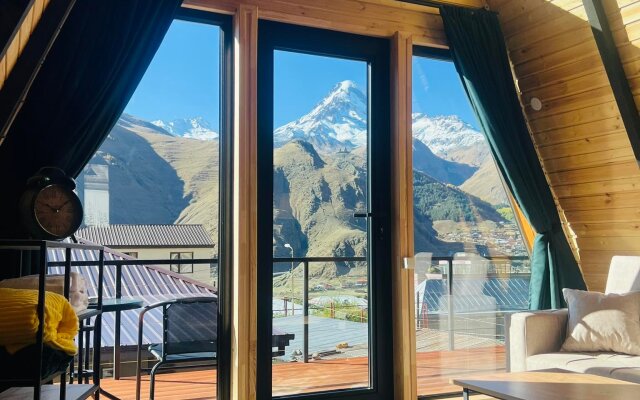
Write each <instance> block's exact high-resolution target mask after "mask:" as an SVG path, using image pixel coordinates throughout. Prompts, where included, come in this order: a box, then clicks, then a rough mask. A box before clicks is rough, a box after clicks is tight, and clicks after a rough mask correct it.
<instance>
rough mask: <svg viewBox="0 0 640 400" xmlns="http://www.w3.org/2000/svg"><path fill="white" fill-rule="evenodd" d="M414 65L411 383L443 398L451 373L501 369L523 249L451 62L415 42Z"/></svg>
mask: <svg viewBox="0 0 640 400" xmlns="http://www.w3.org/2000/svg"><path fill="white" fill-rule="evenodd" d="M412 67H413V68H412V70H413V87H412V95H413V101H412V103H413V104H412V105H413V110H412V136H413V138H412V139H413V180H414V181H413V192H414V194H413V195H414V243H415V251H416V255H415V258H416V268H415V271H414V272H415V297H414V298H415V306H416V308H415V318H416V363H417V377H418V381H417V387H418V396H420V397H422V398H428V397H432V398H441V397H442V396H443V395H444V394H447V393H451V394H452V395H453V394H454V392H457V393H459V390H460V389H459V388H458V387H456V386H455V385H451V384H450V383H449V382H450V380H451V379H452V378H456V377H459V376H469V375H472V374H477V373H487V372H496V371H504V370H505V368H506V361H505V323H504V319H505V314H507V313H509V312H513V311H518V310H522V309H527V301H528V289H529V277H530V268H529V255H528V252H527V247H526V245H525V242H524V240H523V237H522V235H521V232H520V229H519V225H518V221H517V220H516V218H515V216H514V211H513V209H512V207H511V203H510V197H509V196H508V193H507V192H506V190H505V187H504V185H503V181H502V179H501V177H500V175H499V172H498V169H497V168H496V164H495V162H494V159H493V157H492V155H491V151H490V149H489V145H488V143H487V140H486V139H485V137H484V134H483V133H482V132H481V131H480V129H479V126H478V124H477V122H476V121H475V116H474V114H473V111H472V109H471V106H470V104H469V102H468V99H467V97H466V94H465V92H464V89H463V88H462V85H461V83H460V78H459V77H458V74H457V73H456V71H455V66H454V65H453V63H452V62H451V61H450V60H448V59H447V58H446V56H444V55H443V54H442V53H441V52H438V53H436V52H435V51H434V50H429V49H420V48H416V49H414V57H413V66H412Z"/></svg>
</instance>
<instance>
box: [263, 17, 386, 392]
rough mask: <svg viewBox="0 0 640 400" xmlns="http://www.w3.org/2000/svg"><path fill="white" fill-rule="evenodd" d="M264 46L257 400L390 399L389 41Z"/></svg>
mask: <svg viewBox="0 0 640 400" xmlns="http://www.w3.org/2000/svg"><path fill="white" fill-rule="evenodd" d="M259 36H260V38H261V42H260V43H259V45H260V49H259V54H260V56H261V62H260V64H259V76H258V78H259V79H258V84H259V88H258V92H259V103H258V107H259V111H258V113H259V115H260V117H259V118H258V135H259V138H258V140H259V142H258V161H259V176H258V180H259V186H258V203H259V208H258V237H259V240H260V243H259V244H258V263H259V264H258V275H259V278H258V297H259V299H258V318H259V319H258V330H259V331H260V332H270V333H271V335H270V337H269V336H262V337H261V338H262V340H261V339H260V337H259V342H258V352H259V354H258V370H259V373H258V392H259V396H260V398H261V399H262V398H264V399H268V398H271V396H294V397H296V396H299V395H305V396H309V395H312V394H318V393H322V392H332V391H333V392H336V391H343V390H351V391H356V393H357V394H358V397H357V398H359V399H387V398H390V397H389V396H391V394H390V391H389V389H390V386H389V385H388V383H389V381H390V378H391V373H390V372H391V369H390V367H391V362H390V361H389V359H390V357H385V356H388V355H390V354H391V353H390V350H391V349H390V346H389V344H390V339H391V335H390V333H391V326H390V325H388V323H387V321H389V314H388V313H387V312H388V310H389V309H388V308H387V305H388V302H386V299H388V298H389V296H390V286H389V283H390V281H389V279H388V276H389V275H388V274H389V272H390V269H389V267H388V266H389V258H388V254H389V253H388V251H387V249H388V241H386V240H384V239H383V238H382V235H383V233H386V232H387V230H388V225H387V224H386V221H387V220H386V219H385V218H386V216H388V215H389V197H388V196H387V195H384V196H383V195H382V193H385V194H387V193H388V182H389V179H388V174H389V167H388V165H389V154H388V149H389V145H388V143H389V110H390V107H389V94H388V90H389V85H388V64H386V63H388V59H389V54H388V45H387V42H386V41H383V40H378V39H372V38H365V37H360V36H355V35H348V34H342V33H336V32H330V31H323V30H318V29H310V28H300V27H294V26H291V25H285V24H278V23H270V22H265V21H262V22H261V25H260V34H259ZM266 328H270V329H266ZM382 343H385V344H384V345H381V344H382ZM269 346H270V347H269ZM269 370H271V374H269ZM352 395H355V393H353V392H352ZM335 396H336V397H338V396H339V394H337V393H336V394H335Z"/></svg>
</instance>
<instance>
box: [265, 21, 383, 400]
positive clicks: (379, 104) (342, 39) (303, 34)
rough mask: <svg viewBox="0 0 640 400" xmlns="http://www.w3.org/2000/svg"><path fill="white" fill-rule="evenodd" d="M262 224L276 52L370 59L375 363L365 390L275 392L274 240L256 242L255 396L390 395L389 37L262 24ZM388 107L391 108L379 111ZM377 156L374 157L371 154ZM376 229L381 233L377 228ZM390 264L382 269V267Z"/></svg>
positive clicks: (377, 398) (268, 206)
mask: <svg viewBox="0 0 640 400" xmlns="http://www.w3.org/2000/svg"><path fill="white" fill-rule="evenodd" d="M258 37H259V38H260V39H259V40H258V65H259V68H258V99H257V100H258V113H257V120H258V143H257V145H258V226H257V236H258V237H262V238H265V237H267V238H270V237H272V235H273V208H272V202H271V201H261V200H260V199H266V198H271V197H272V195H273V194H272V190H273V130H274V124H273V67H274V52H275V51H276V50H284V51H292V52H297V53H303V54H304V53H306V54H312V55H322V56H328V57H339V58H346V59H353V60H361V61H366V62H368V64H369V77H368V79H369V85H370V86H371V87H372V88H375V91H374V92H373V93H374V94H373V95H371V96H370V98H369V103H370V110H371V113H370V114H371V115H369V124H370V125H369V126H370V134H369V144H368V146H370V147H369V151H368V152H369V155H368V157H369V160H368V161H369V162H368V164H369V177H368V179H369V182H368V191H369V195H370V198H369V199H368V201H369V207H370V209H369V211H370V212H371V213H372V218H370V221H369V229H368V240H369V244H370V250H371V251H369V252H368V253H369V254H368V257H369V260H368V262H369V273H370V275H369V279H370V286H369V288H370V294H371V296H370V297H369V299H370V310H371V314H370V321H371V322H370V326H369V338H370V339H369V340H370V341H369V345H370V353H369V354H370V360H369V363H370V368H369V382H370V385H371V386H370V387H368V388H356V389H341V390H333V391H326V392H314V393H300V394H295V395H286V396H273V394H272V374H273V372H272V362H271V358H272V356H271V349H272V348H271V345H272V343H271V342H272V338H271V335H272V322H273V321H272V318H273V316H272V295H273V287H272V279H273V276H272V272H273V262H272V258H273V250H272V243H271V240H261V241H258V243H257V248H258V257H257V260H258V266H257V267H258V268H257V278H258V279H257V280H258V282H257V286H258V293H257V303H258V306H257V308H258V309H257V317H258V321H257V324H258V327H257V329H258V335H257V336H258V344H257V351H256V353H257V364H256V369H257V374H256V393H257V399H258V400H265V399H272V398H274V399H313V400H316V399H318V400H321V399H322V400H324V399H354V400H355V399H363V400H383V399H389V398H392V397H393V395H394V393H393V385H394V376H393V372H394V364H393V351H392V350H393V327H392V325H391V324H389V323H388V321H392V320H393V309H392V307H391V298H392V283H391V273H392V271H391V267H390V266H391V265H392V260H391V215H392V213H391V198H390V196H388V195H386V194H387V193H390V192H391V182H390V180H391V176H390V171H391V153H390V152H389V148H390V146H391V110H392V108H391V103H390V96H391V95H390V89H391V85H390V79H391V66H390V58H391V49H390V46H391V42H390V40H389V39H385V38H376V37H371V36H363V35H356V34H352V33H344V32H337V31H331V30H326V29H320V28H311V27H307V26H299V25H293V24H287V23H282V22H274V21H266V20H262V19H261V20H259V22H258ZM380 110H388V111H387V112H376V111H380ZM372 159H373V160H375V162H373V163H372V162H371V160H372ZM373 231H376V232H380V233H376V234H372V232H373ZM385 265H386V266H387V268H381V266H385Z"/></svg>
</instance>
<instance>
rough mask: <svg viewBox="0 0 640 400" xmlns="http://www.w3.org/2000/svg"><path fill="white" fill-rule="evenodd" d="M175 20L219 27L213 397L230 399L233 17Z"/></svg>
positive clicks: (191, 12)
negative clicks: (216, 269) (216, 302)
mask: <svg viewBox="0 0 640 400" xmlns="http://www.w3.org/2000/svg"><path fill="white" fill-rule="evenodd" d="M174 19H175V20H181V21H188V22H195V23H201V24H208V25H215V26H218V27H219V28H220V70H219V74H220V76H219V78H220V85H219V88H220V93H219V107H220V110H219V111H220V113H219V115H220V126H219V142H218V146H219V147H218V153H219V157H220V158H219V176H218V180H219V186H218V187H219V191H218V198H219V205H218V207H219V212H218V287H217V294H218V348H217V353H218V354H217V356H218V363H217V367H216V375H217V376H216V389H217V393H216V398H217V399H218V400H230V399H231V367H232V366H231V362H232V360H231V345H232V330H231V326H232V315H233V231H232V222H233V207H232V206H233V196H232V194H233V148H234V145H233V126H234V122H233V121H234V118H233V105H234V72H233V71H234V46H233V41H234V36H233V16H232V15H226V14H220V13H216V12H212V11H204V10H197V9H193V8H188V7H185V6H184V5H183V6H181V7H180V9H179V10H178V11H177V13H176V16H175V18H174Z"/></svg>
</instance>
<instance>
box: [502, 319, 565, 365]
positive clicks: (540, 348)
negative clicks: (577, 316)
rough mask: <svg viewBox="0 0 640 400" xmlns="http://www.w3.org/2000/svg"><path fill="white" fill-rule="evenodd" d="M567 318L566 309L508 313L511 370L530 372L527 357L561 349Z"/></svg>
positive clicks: (507, 342) (506, 324)
mask: <svg viewBox="0 0 640 400" xmlns="http://www.w3.org/2000/svg"><path fill="white" fill-rule="evenodd" d="M567 318H568V314H567V309H566V308H564V309H561V310H545V311H531V312H520V313H515V314H507V315H506V316H505V334H506V335H505V336H506V337H505V339H506V343H505V346H506V347H507V371H510V372H517V371H526V370H527V357H530V356H533V355H536V354H544V353H554V352H557V351H559V350H560V348H561V347H562V343H564V338H565V333H566V329H567Z"/></svg>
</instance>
